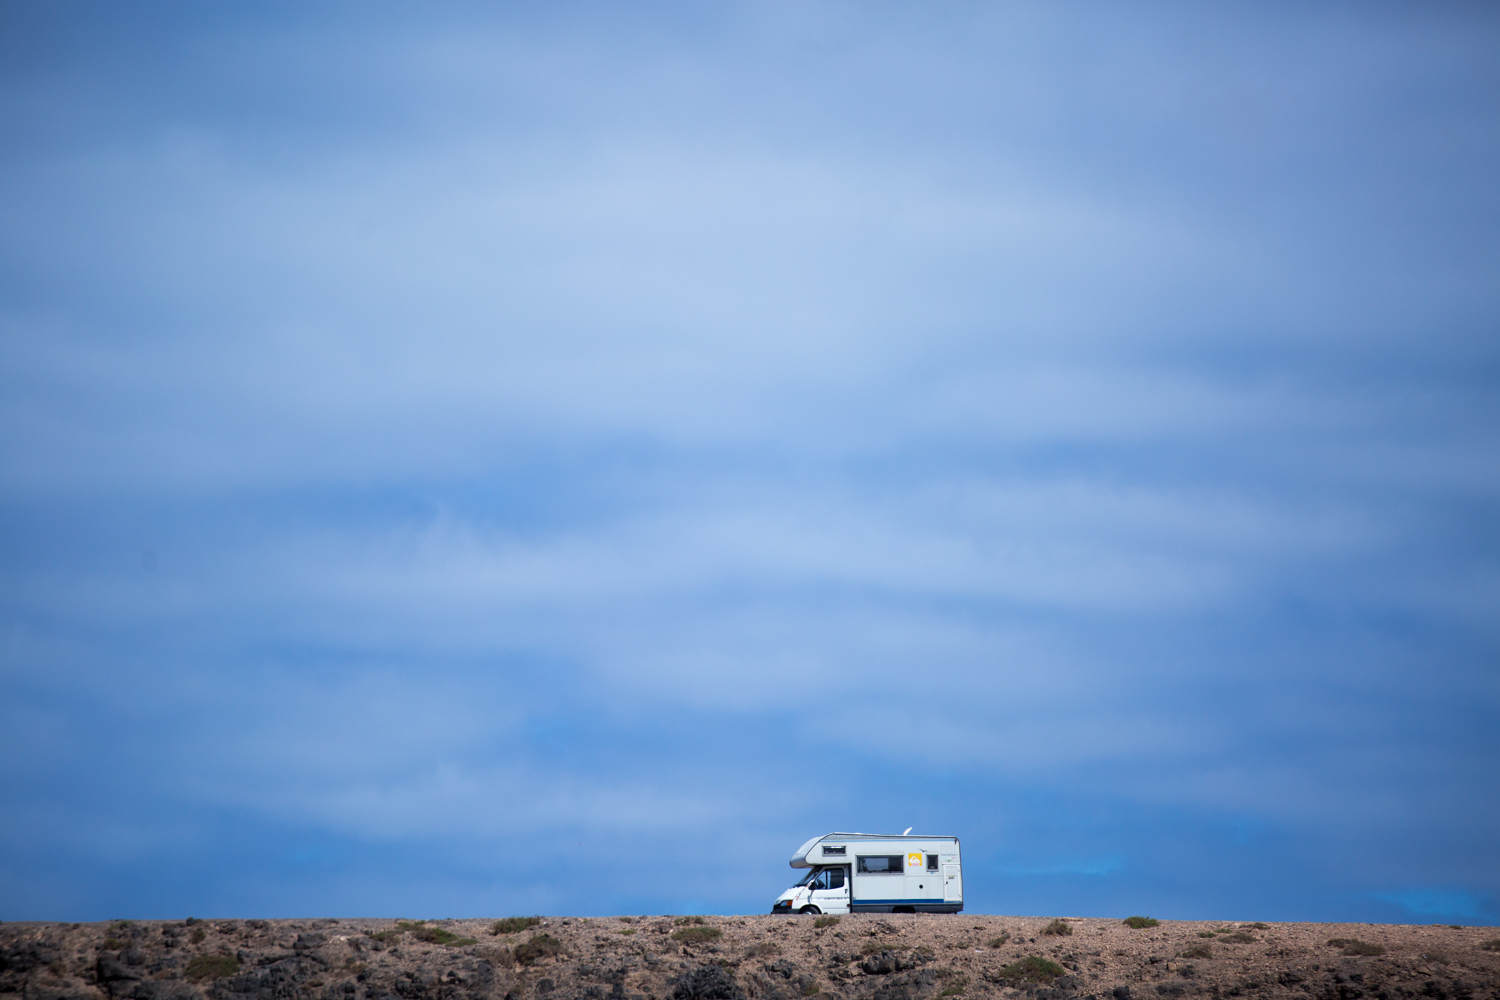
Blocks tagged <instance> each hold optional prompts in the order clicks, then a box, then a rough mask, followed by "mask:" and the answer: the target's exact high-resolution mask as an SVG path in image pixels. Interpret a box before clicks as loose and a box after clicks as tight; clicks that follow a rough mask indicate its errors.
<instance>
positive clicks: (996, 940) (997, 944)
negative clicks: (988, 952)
mask: <svg viewBox="0 0 1500 1000" xmlns="http://www.w3.org/2000/svg"><path fill="white" fill-rule="evenodd" d="M1009 940H1010V931H1006V932H1005V933H1003V934H1001V935H1000V936H999V937H993V938H990V940H989V946H990V947H991V948H1003V947H1005V942H1007V941H1009Z"/></svg>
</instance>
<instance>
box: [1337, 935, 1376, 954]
mask: <svg viewBox="0 0 1500 1000" xmlns="http://www.w3.org/2000/svg"><path fill="white" fill-rule="evenodd" d="M1328 944H1329V945H1330V946H1332V947H1334V948H1342V949H1344V954H1345V955H1384V954H1385V949H1384V948H1382V947H1381V946H1380V945H1378V944H1371V943H1370V942H1369V941H1361V940H1359V938H1329V939H1328Z"/></svg>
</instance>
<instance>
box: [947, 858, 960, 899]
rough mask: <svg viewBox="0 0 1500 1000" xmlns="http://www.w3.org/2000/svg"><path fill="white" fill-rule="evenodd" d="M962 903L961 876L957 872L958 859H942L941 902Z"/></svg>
mask: <svg viewBox="0 0 1500 1000" xmlns="http://www.w3.org/2000/svg"><path fill="white" fill-rule="evenodd" d="M963 901H964V882H963V874H962V873H961V872H960V871H959V870H958V858H956V857H955V858H952V859H949V858H944V859H943V902H945V903H962V902H963Z"/></svg>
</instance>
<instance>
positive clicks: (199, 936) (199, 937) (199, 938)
mask: <svg viewBox="0 0 1500 1000" xmlns="http://www.w3.org/2000/svg"><path fill="white" fill-rule="evenodd" d="M206 937H208V935H207V934H205V933H204V931H203V928H202V927H194V928H193V933H191V934H189V935H188V938H189V939H190V940H191V941H192V942H193V944H202V943H203V939H204V938H206Z"/></svg>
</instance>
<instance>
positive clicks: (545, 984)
mask: <svg viewBox="0 0 1500 1000" xmlns="http://www.w3.org/2000/svg"><path fill="white" fill-rule="evenodd" d="M556 988H557V984H556V983H554V982H553V981H552V980H550V979H538V980H537V981H536V991H537V993H538V994H540V995H542V996H546V995H547V994H548V993H551V992H552V991H553V990H554V989H556Z"/></svg>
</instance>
